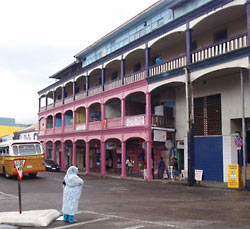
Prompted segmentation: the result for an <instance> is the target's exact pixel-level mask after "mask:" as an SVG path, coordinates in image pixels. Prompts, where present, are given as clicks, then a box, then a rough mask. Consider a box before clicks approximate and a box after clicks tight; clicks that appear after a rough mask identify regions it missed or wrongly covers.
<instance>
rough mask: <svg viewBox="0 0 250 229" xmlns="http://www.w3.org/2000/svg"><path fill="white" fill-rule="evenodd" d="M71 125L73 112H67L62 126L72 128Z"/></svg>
mask: <svg viewBox="0 0 250 229" xmlns="http://www.w3.org/2000/svg"><path fill="white" fill-rule="evenodd" d="M72 125H73V111H72V110H68V111H66V112H65V120H64V126H72Z"/></svg>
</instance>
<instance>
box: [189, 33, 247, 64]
mask: <svg viewBox="0 0 250 229" xmlns="http://www.w3.org/2000/svg"><path fill="white" fill-rule="evenodd" d="M246 46H247V33H243V34H240V35H237V36H235V37H232V38H230V39H227V40H224V41H220V42H217V43H215V44H212V45H209V46H206V47H203V48H200V49H198V50H194V51H193V52H192V63H195V62H198V61H202V60H205V59H208V58H211V57H215V56H218V55H222V54H225V53H228V52H231V51H234V50H236V49H240V48H243V47H246Z"/></svg>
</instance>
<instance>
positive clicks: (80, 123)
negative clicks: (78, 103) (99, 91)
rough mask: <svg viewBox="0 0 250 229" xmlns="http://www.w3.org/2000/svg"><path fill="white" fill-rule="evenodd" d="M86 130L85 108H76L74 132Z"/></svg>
mask: <svg viewBox="0 0 250 229" xmlns="http://www.w3.org/2000/svg"><path fill="white" fill-rule="evenodd" d="M85 129H86V109H85V107H78V108H77V109H76V130H85Z"/></svg>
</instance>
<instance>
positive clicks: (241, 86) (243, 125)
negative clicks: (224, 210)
mask: <svg viewBox="0 0 250 229" xmlns="http://www.w3.org/2000/svg"><path fill="white" fill-rule="evenodd" d="M240 88H241V109H242V138H243V170H244V172H243V182H244V187H246V128H245V99H244V77H243V69H242V68H241V69H240Z"/></svg>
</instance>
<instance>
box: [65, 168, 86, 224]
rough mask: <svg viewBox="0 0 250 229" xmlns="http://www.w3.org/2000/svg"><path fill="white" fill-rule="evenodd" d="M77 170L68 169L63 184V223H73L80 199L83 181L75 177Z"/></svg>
mask: <svg viewBox="0 0 250 229" xmlns="http://www.w3.org/2000/svg"><path fill="white" fill-rule="evenodd" d="M77 174H78V168H77V167H75V166H71V167H69V169H68V171H67V173H66V175H65V177H64V182H63V184H64V185H63V205H62V212H63V218H64V221H66V222H70V223H73V222H75V217H74V216H75V214H76V212H77V210H78V203H79V200H80V197H81V192H82V186H83V184H84V181H83V180H82V179H81V178H80V177H79V176H77Z"/></svg>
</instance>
